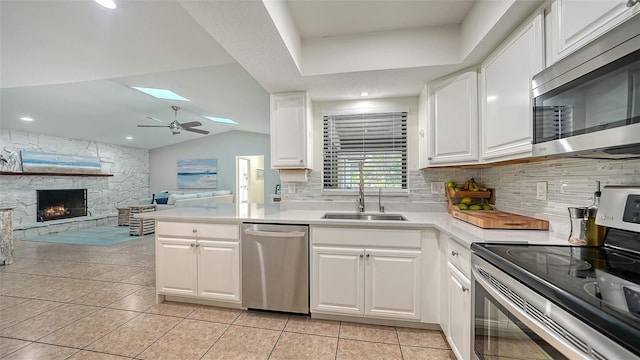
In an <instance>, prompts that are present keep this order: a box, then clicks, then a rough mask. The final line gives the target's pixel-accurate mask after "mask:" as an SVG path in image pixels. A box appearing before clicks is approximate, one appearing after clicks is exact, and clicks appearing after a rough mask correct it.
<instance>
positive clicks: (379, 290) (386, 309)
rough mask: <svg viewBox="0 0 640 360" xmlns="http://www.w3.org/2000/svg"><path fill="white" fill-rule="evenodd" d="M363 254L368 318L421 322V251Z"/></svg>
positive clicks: (367, 250) (374, 251)
mask: <svg viewBox="0 0 640 360" xmlns="http://www.w3.org/2000/svg"><path fill="white" fill-rule="evenodd" d="M364 253H365V255H364V262H365V275H364V278H365V281H364V288H365V304H364V305H365V308H364V309H365V310H364V313H365V315H367V316H376V317H386V318H395V319H401V318H406V319H419V318H420V317H419V315H420V313H419V311H420V307H421V305H422V304H420V294H421V292H420V275H421V273H420V251H417V250H414V251H411V250H387V249H366V250H365V252H364Z"/></svg>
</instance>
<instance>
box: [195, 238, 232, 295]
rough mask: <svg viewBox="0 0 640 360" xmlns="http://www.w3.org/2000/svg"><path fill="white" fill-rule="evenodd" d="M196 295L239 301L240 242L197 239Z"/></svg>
mask: <svg viewBox="0 0 640 360" xmlns="http://www.w3.org/2000/svg"><path fill="white" fill-rule="evenodd" d="M196 249H197V252H198V296H199V297H202V298H208V299H216V300H223V301H232V302H240V243H238V242H235V241H208V240H207V241H204V240H198V243H197V245H196Z"/></svg>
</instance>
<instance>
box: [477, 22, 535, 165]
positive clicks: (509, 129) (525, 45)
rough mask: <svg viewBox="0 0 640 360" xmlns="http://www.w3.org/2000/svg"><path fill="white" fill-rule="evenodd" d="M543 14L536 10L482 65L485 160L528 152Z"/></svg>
mask: <svg viewBox="0 0 640 360" xmlns="http://www.w3.org/2000/svg"><path fill="white" fill-rule="evenodd" d="M543 21H544V15H543V13H542V12H540V13H538V14H536V15H535V16H534V17H533V18H532V19H531V20H529V21H527V22H526V23H525V24H524V25H523V26H521V27H520V28H519V29H518V30H517V31H516V32H515V33H514V34H513V35H512V36H511V37H510V38H509V39H507V40H506V41H505V42H504V43H503V44H502V45H501V46H500V47H498V49H497V50H496V51H495V52H494V53H493V54H491V55H490V56H489V57H488V58H487V59H486V60H485V61H484V62H483V63H482V65H481V70H480V79H479V88H480V108H481V116H480V128H481V130H480V133H481V148H482V159H483V160H484V161H485V162H491V161H499V160H510V159H514V158H521V157H528V156H531V148H532V110H531V109H532V104H531V97H532V95H531V79H532V77H533V75H535V74H537V73H538V72H540V71H542V70H543V69H544V45H543V43H544V40H543V39H544V24H543Z"/></svg>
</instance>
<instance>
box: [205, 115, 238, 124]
mask: <svg viewBox="0 0 640 360" xmlns="http://www.w3.org/2000/svg"><path fill="white" fill-rule="evenodd" d="M205 118H207V119H209V120H211V121H215V122H219V123H223V124H233V125H238V123H237V122H235V121H233V120H231V119H225V118H219V117H213V116H205Z"/></svg>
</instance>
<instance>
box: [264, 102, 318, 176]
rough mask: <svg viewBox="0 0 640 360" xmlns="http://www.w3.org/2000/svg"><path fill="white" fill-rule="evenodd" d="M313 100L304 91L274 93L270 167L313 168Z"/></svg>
mask: <svg viewBox="0 0 640 360" xmlns="http://www.w3.org/2000/svg"><path fill="white" fill-rule="evenodd" d="M312 121H313V113H312V110H311V100H310V98H309V95H308V94H307V93H305V92H295V93H283V94H272V95H271V133H270V135H271V167H272V168H274V169H311V168H312V159H313V157H312V150H313V144H312V141H313V136H312V129H313V126H312Z"/></svg>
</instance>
